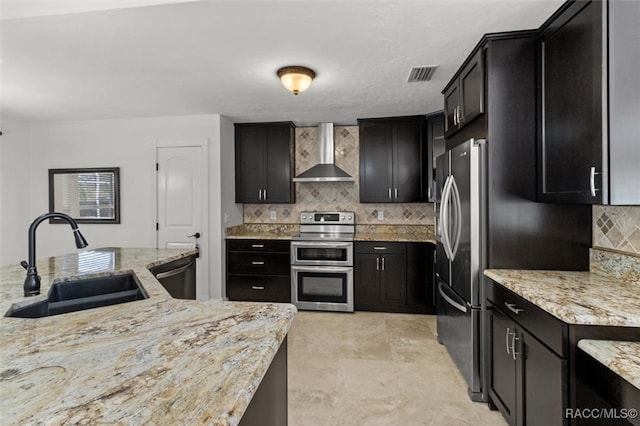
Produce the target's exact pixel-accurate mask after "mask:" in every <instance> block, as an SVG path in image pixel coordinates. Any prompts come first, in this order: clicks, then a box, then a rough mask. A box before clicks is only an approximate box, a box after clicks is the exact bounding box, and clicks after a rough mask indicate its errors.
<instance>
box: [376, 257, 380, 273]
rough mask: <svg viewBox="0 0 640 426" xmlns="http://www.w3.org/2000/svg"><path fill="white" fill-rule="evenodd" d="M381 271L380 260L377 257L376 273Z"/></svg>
mask: <svg viewBox="0 0 640 426" xmlns="http://www.w3.org/2000/svg"><path fill="white" fill-rule="evenodd" d="M379 270H380V258H379V257H376V271H379Z"/></svg>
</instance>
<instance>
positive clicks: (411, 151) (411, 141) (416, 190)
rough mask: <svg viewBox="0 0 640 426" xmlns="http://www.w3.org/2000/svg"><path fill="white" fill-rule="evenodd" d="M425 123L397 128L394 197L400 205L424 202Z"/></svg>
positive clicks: (394, 157) (394, 152)
mask: <svg viewBox="0 0 640 426" xmlns="http://www.w3.org/2000/svg"><path fill="white" fill-rule="evenodd" d="M422 130H423V123H422V122H418V123H407V124H406V125H402V126H396V127H395V128H394V131H395V141H396V143H395V144H394V146H393V147H394V151H393V159H394V163H395V164H394V167H393V195H394V201H395V202H398V203H410V202H414V201H423V200H424V197H423V196H422V195H423V191H422V185H423V182H424V181H423V175H422V173H423V170H424V169H426V165H425V167H423V152H422V149H423V141H422ZM416 154H417V155H416Z"/></svg>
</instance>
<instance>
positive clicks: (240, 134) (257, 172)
mask: <svg viewBox="0 0 640 426" xmlns="http://www.w3.org/2000/svg"><path fill="white" fill-rule="evenodd" d="M264 146H265V135H264V132H263V131H262V129H260V128H257V127H241V126H236V128H235V149H236V161H235V166H236V173H235V176H236V203H259V202H261V195H260V194H261V192H260V191H261V190H262V189H263V182H264V176H265V169H264V159H263V158H264V154H265V153H264V151H265V149H264Z"/></svg>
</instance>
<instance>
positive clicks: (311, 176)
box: [293, 123, 353, 182]
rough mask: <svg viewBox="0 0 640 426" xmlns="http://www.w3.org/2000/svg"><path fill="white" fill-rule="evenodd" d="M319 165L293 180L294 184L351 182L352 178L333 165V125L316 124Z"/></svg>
mask: <svg viewBox="0 0 640 426" xmlns="http://www.w3.org/2000/svg"><path fill="white" fill-rule="evenodd" d="M318 158H319V160H320V161H319V164H316V165H315V166H313V167H311V168H310V169H309V170H307V171H306V172H303V173H301V174H299V175H298V176H296V177H294V178H293V181H294V182H353V176H351V175H350V174H349V173H347V172H345V171H344V170H342V169H341V168H340V167H338V166H336V165H335V164H334V160H335V142H334V140H333V123H320V124H318Z"/></svg>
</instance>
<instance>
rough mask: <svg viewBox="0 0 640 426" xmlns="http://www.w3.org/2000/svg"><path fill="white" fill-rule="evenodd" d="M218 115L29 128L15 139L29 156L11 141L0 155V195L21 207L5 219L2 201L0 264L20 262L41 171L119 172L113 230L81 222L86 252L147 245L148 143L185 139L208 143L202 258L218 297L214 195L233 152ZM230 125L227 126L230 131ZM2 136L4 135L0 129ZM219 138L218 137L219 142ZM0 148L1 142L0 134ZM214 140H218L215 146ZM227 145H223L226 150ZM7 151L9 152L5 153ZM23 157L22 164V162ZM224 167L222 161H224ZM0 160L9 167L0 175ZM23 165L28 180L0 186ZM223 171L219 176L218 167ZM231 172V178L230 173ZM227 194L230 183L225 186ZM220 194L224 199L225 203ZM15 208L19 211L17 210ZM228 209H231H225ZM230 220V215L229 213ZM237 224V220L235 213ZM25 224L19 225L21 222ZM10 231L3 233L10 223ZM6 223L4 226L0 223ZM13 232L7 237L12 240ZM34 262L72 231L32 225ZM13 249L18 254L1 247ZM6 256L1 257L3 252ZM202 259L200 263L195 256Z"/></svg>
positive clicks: (151, 171)
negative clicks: (206, 235)
mask: <svg viewBox="0 0 640 426" xmlns="http://www.w3.org/2000/svg"><path fill="white" fill-rule="evenodd" d="M222 122H223V126H222V127H224V130H222V129H221V117H220V116H219V115H195V116H180V117H153V118H135V119H118V120H92V121H71V122H53V123H37V124H31V125H29V127H28V132H25V134H27V135H28V136H26V137H21V138H20V141H22V142H23V143H24V144H26V145H30V151H28V150H25V149H24V147H23V146H21V144H18V143H17V141H16V142H15V143H12V144H11V149H3V151H2V164H3V170H2V178H3V179H2V197H3V199H5V194H7V198H8V199H15V201H21V202H22V204H23V205H27V207H25V208H24V209H23V211H22V212H21V213H16V214H14V215H10V216H8V217H7V218H5V213H6V212H7V211H8V210H10V208H9V206H8V203H7V200H6V199H5V201H4V202H3V207H2V213H3V215H2V224H3V234H2V235H3V237H2V248H3V258H2V261H3V262H2V263H11V262H13V261H15V260H19V259H23V258H25V257H26V242H27V241H26V240H27V228H28V225H29V223H30V222H31V220H33V218H35V217H36V216H38V215H40V214H42V213H44V212H47V211H48V169H51V168H72V167H120V180H121V188H120V194H121V195H120V197H121V199H120V204H121V207H120V208H121V211H120V213H121V223H120V224H119V225H95V224H81V225H80V229H81V230H82V233H83V234H84V235H85V237H86V238H87V240H88V241H89V244H90V247H108V246H120V247H155V245H156V231H155V223H156V194H155V188H156V172H155V161H156V146H157V145H163V146H168V145H172V144H175V145H184V144H185V142H188V141H196V140H199V141H203V140H204V141H208V142H209V147H208V152H209V160H210V164H209V192H210V204H209V243H208V246H209V248H210V251H209V254H208V256H207V259H206V260H207V261H208V263H209V271H210V274H209V276H210V286H209V297H212V298H218V297H220V295H221V294H222V286H223V283H224V280H223V277H224V263H223V262H222V261H221V259H223V248H224V226H223V217H224V216H223V215H222V213H221V206H222V198H223V197H222V192H223V186H224V191H225V193H226V191H228V188H226V185H227V184H228V183H229V179H228V175H229V170H228V167H231V170H233V160H232V159H231V160H229V155H228V152H229V149H230V150H231V152H233V137H232V135H233V129H232V128H231V138H229V126H230V123H229V121H228V120H227V119H226V118H225V119H223V120H222ZM3 125H4V124H3ZM231 127H232V126H231ZM2 130H3V133H4V129H2ZM221 134H224V140H222V137H221ZM2 138H3V141H2V142H3V145H4V144H5V140H6V138H5V136H2ZM221 142H223V143H222V144H221ZM227 144H231V148H229V147H228V146H227ZM13 148H15V149H13ZM25 156H26V160H28V162H26V161H25ZM229 161H230V162H231V164H230V165H229V164H227V163H228V162H229ZM5 163H7V164H9V165H10V167H8V168H7V169H6V171H5V167H4V165H5ZM27 164H28V167H27V168H28V170H29V171H28V173H27V174H28V175H29V176H30V181H27V183H24V182H22V181H20V189H19V193H17V194H16V193H15V192H16V191H18V189H15V190H14V189H13V188H12V187H9V186H8V185H7V178H6V176H11V177H12V179H13V180H16V177H18V176H21V174H20V171H21V169H22V168H23V167H24V166H25V165H27ZM223 165H224V167H225V169H224V172H222V167H223ZM232 175H233V173H231V176H232ZM231 185H232V186H231V190H233V181H231ZM226 197H227V196H226V195H225V198H226ZM20 207H22V206H20ZM230 209H231V210H232V211H235V210H236V209H237V207H231V208H230ZM232 214H233V217H234V219H235V217H236V216H237V213H235V212H233V213H232ZM239 217H240V223H241V221H242V215H241V214H240V215H239ZM25 219H26V220H25ZM18 222H21V223H19V226H15V228H16V232H14V233H9V234H7V229H8V228H10V227H11V226H10V225H13V224H18ZM5 223H6V225H5ZM14 234H15V235H14ZM37 242H38V244H37V257H38V258H42V257H46V256H52V255H57V254H63V253H69V252H72V251H73V250H75V246H74V244H73V238H72V234H71V232H70V229H69V227H68V226H66V225H50V224H48V223H47V222H44V223H42V224H41V225H40V226H39V228H38V239H37ZM17 246H20V252H21V253H20V254H17V253H13V251H12V249H8V247H17ZM5 251H6V252H7V255H6V258H5V254H4V252H5ZM202 260H205V259H202Z"/></svg>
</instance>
